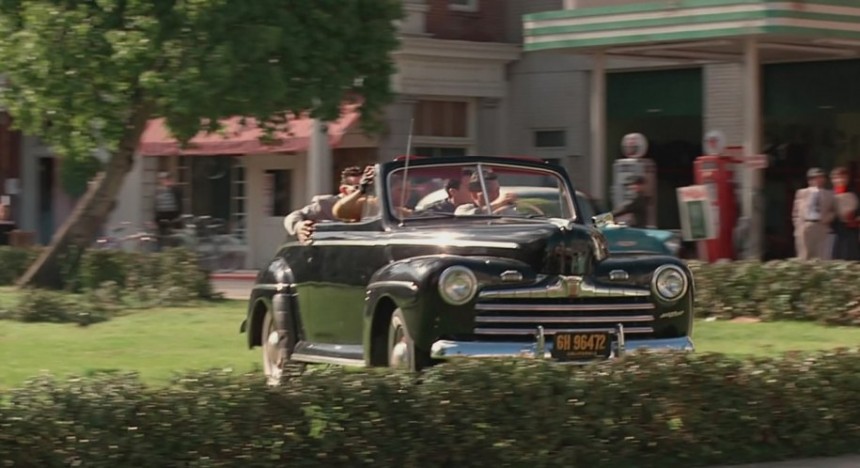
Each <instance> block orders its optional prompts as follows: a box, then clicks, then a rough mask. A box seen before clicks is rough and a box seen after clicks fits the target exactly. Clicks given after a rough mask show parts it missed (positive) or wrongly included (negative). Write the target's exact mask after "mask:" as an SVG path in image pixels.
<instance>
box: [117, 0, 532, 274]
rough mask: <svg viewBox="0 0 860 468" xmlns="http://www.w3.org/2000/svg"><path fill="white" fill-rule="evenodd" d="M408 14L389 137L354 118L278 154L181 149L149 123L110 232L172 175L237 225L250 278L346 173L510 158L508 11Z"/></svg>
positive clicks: (428, 8)
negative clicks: (287, 227) (377, 166)
mask: <svg viewBox="0 0 860 468" xmlns="http://www.w3.org/2000/svg"><path fill="white" fill-rule="evenodd" d="M404 6H405V10H406V13H407V15H406V17H405V18H404V20H403V21H402V24H401V25H400V28H401V47H400V49H399V50H398V51H397V52H395V53H394V60H395V62H396V65H397V73H396V74H395V75H394V76H393V77H392V85H393V88H394V91H395V92H396V95H397V97H396V100H395V102H394V103H392V104H391V105H389V106H388V107H387V109H386V112H385V116H384V119H385V122H384V123H385V128H386V131H385V132H384V133H383V134H382V135H379V136H374V137H367V136H365V135H362V134H361V133H360V130H359V125H358V122H357V113H356V112H357V111H356V110H355V109H353V110H348V111H345V113H344V114H343V115H342V117H341V119H340V120H338V121H336V122H328V123H325V124H323V123H320V122H314V121H311V120H310V119H300V120H298V121H294V122H293V123H292V124H291V132H292V133H294V135H293V136H291V137H286V136H285V137H284V141H283V144H282V145H280V146H278V145H276V146H262V145H259V144H257V143H256V135H255V132H254V130H253V129H239V130H240V131H238V132H237V131H230V132H228V134H230V135H233V136H231V137H230V138H227V139H224V138H222V137H220V136H206V135H200V136H198V137H197V138H195V139H193V140H192V141H191V144H192V147H191V148H190V149H182V148H179V147H178V145H176V144H175V141H172V139H171V138H170V137H169V134H167V132H166V130H165V129H164V128H163V125H162V124H161V123H159V122H155V121H154V122H150V124H149V127H148V128H147V131H146V133H145V134H144V136H143V138H142V141H141V146H140V161H141V162H140V163H139V164H137V165H136V167H135V169H134V171H133V173H132V174H131V175H130V176H129V181H128V183H127V184H126V185H125V187H124V189H123V193H122V194H121V196H120V201H119V204H118V206H117V209H116V210H115V211H114V213H113V214H112V217H111V221H110V223H111V224H117V223H120V222H131V223H132V224H134V225H143V224H145V223H146V222H147V221H150V220H151V219H152V218H153V207H152V206H153V201H152V198H153V194H154V190H155V181H156V174H157V173H158V172H162V171H166V172H168V173H170V174H172V175H173V178H174V180H176V181H177V182H178V185H179V186H180V189H181V190H182V193H183V212H186V213H190V214H194V215H210V216H213V217H216V218H221V219H226V220H229V222H230V225H231V229H232V233H233V235H234V236H235V237H236V238H238V239H240V240H241V242H242V244H243V245H244V246H245V248H244V250H243V252H244V253H245V265H244V266H245V268H251V269H255V268H259V267H262V266H264V265H265V264H266V263H267V262H268V260H269V259H270V258H271V256H272V255H273V253H274V252H275V251H276V249H277V247H278V246H279V245H280V244H281V243H282V242H283V241H284V240H285V236H286V233H285V231H284V227H283V218H284V216H286V215H287V214H288V213H289V212H290V211H292V210H294V209H297V208H300V207H301V206H303V205H305V204H307V203H308V201H309V200H310V199H311V197H313V196H314V195H317V194H320V193H334V191H336V187H337V185H338V177H339V174H340V172H341V171H342V170H343V169H344V168H346V167H348V166H364V165H366V164H373V163H376V162H378V161H386V160H391V159H394V158H395V157H396V156H399V155H402V154H405V153H407V151H408V152H411V153H412V154H419V155H423V156H434V157H435V156H439V157H444V156H447V155H461V154H477V153H487V154H494V153H498V152H503V151H505V148H504V135H505V131H506V129H505V127H504V125H505V115H506V114H507V113H508V112H509V107H508V103H507V100H506V97H507V95H508V79H507V70H508V66H509V65H510V64H511V63H512V62H514V61H516V60H517V59H518V58H519V56H520V54H521V47H520V45H519V44H517V43H511V42H506V41H505V38H506V28H505V21H504V19H505V18H506V17H507V16H506V15H507V14H508V10H507V9H506V8H505V2H499V1H487V0H483V1H470V0H467V1H462V0H461V1H444V0H431V1H423V0H420V1H418V0H414V1H405V2H404ZM323 127H325V129H324V130H323ZM410 129H411V132H412V138H411V144H412V146H411V148H407V144H408V142H409V141H410V139H409V135H410Z"/></svg>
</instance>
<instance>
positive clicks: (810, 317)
mask: <svg viewBox="0 0 860 468" xmlns="http://www.w3.org/2000/svg"><path fill="white" fill-rule="evenodd" d="M690 266H691V268H692V270H693V276H694V278H695V282H696V312H697V314H698V315H699V316H700V317H716V318H719V319H732V318H735V317H757V318H760V319H762V320H765V321H770V320H804V321H815V322H819V323H824V324H829V325H849V326H860V287H858V286H860V262H846V261H800V260H781V261H771V262H757V261H737V262H726V263H716V264H707V263H701V262H690Z"/></svg>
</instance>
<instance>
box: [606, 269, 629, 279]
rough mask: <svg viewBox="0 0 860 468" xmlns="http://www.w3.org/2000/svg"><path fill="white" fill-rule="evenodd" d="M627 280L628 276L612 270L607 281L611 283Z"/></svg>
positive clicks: (622, 272) (624, 272) (623, 272)
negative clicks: (609, 280)
mask: <svg viewBox="0 0 860 468" xmlns="http://www.w3.org/2000/svg"><path fill="white" fill-rule="evenodd" d="M629 278H630V275H629V274H628V273H627V272H626V271H624V270H612V271H610V272H609V279H611V280H613V281H623V280H626V279H629Z"/></svg>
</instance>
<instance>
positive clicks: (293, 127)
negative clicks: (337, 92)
mask: <svg viewBox="0 0 860 468" xmlns="http://www.w3.org/2000/svg"><path fill="white" fill-rule="evenodd" d="M358 106H359V104H349V105H345V106H344V107H343V111H342V112H341V117H340V118H339V119H338V120H336V121H334V122H329V123H328V136H329V145H330V146H331V147H336V146H338V145H339V144H340V141H341V139H342V138H343V135H344V134H345V133H346V132H347V131H348V130H349V129H350V127H351V126H352V125H353V124H355V122H357V121H358V119H359V117H360V115H359V110H358ZM312 122H313V120H311V119H310V118H308V117H302V118H300V119H295V120H291V121H290V123H289V127H288V131H285V132H279V133H276V134H275V135H274V136H275V139H276V140H275V142H273V143H272V144H264V143H263V142H261V141H260V137H261V136H262V135H263V131H262V130H261V129H259V128H258V127H257V125H256V121H255V120H254V119H247V120H246V121H245V125H244V126H243V125H242V124H241V119H240V118H239V117H232V118H230V119H226V120H224V121H223V122H222V124H223V125H224V132H223V134H222V133H211V134H207V133H205V132H201V133H198V134H197V136H195V137H194V138H193V139H191V141H190V142H189V145H188V147H186V148H181V147H180V145H179V142H178V141H176V140H175V139H174V138H173V136H172V135H171V134H170V130H168V128H167V126H166V125H165V123H164V119H153V120H150V121H149V122H148V123H147V125H146V129H145V130H144V131H143V135H142V136H141V138H140V144H139V145H138V148H137V149H138V153H139V154H141V155H143V156H176V155H183V156H186V155H187V156H192V155H193V156H216V155H243V154H261V153H263V154H265V153H295V152H303V151H307V150H308V148H310V145H311V133H312V132H313V130H312V129H313V125H312Z"/></svg>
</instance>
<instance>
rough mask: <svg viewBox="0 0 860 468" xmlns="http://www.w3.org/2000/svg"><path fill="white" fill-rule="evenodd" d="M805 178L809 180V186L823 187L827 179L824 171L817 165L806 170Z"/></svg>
mask: <svg viewBox="0 0 860 468" xmlns="http://www.w3.org/2000/svg"><path fill="white" fill-rule="evenodd" d="M806 180H807V181H808V182H809V186H810V187H819V188H820V187H824V183H825V182H826V181H827V180H826V178H825V176H824V171H822V170H821V169H820V168H817V167H813V168H812V169H810V170H808V171H806Z"/></svg>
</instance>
